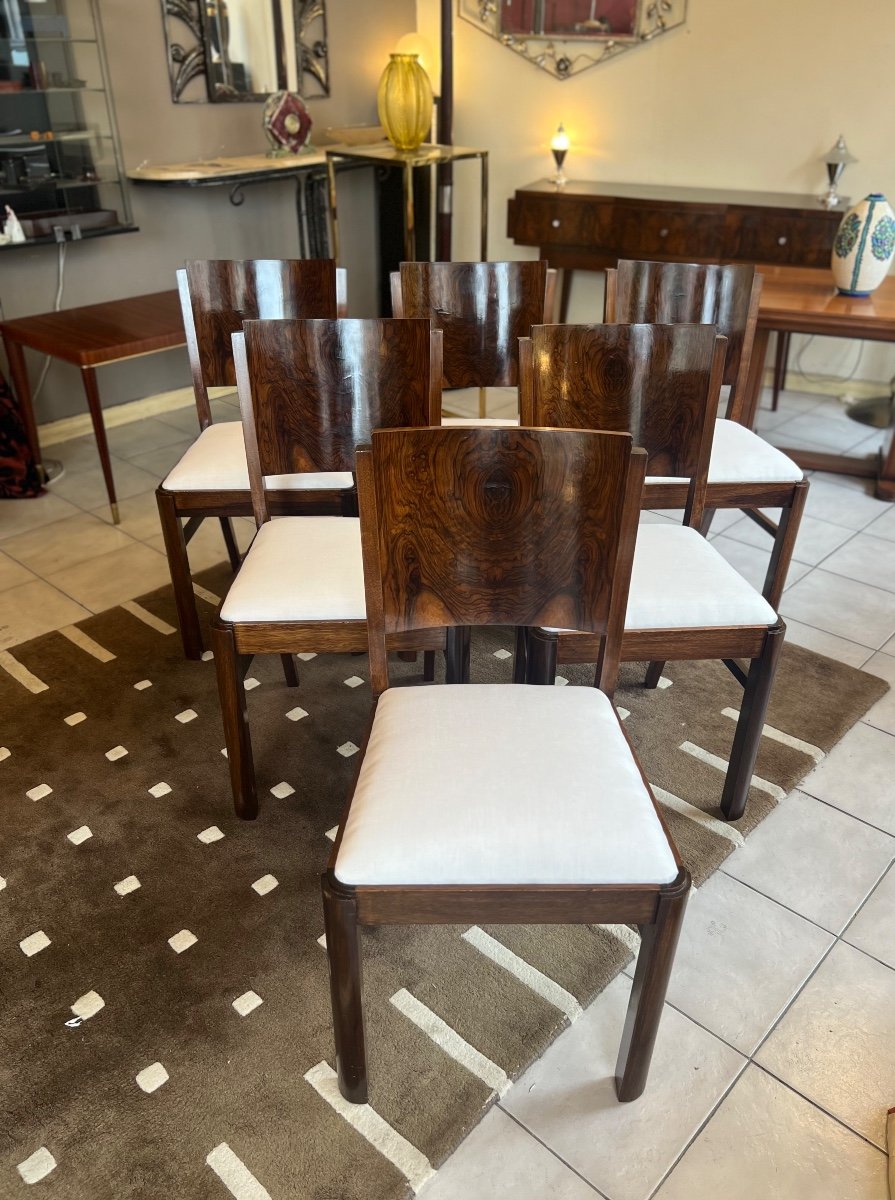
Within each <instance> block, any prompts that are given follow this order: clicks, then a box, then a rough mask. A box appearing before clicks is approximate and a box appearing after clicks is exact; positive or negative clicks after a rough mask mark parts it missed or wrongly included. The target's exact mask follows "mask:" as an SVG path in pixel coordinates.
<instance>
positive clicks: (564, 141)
mask: <svg viewBox="0 0 895 1200" xmlns="http://www.w3.org/2000/svg"><path fill="white" fill-rule="evenodd" d="M550 149H551V151H552V153H553V161H554V162H555V163H556V174H555V175H554V176H553V182H554V183H555V184H556V186H557V187H562V186H563V184H564V183H565V182H566V175H565V172H564V171H563V169H562V165H563V163H564V162H565V158H566V155H567V154H568V152H569V135H568V134H567V133H566V131H565V129H564V128H563V126H562V123H560V126H559V128H558V129H557V131H556V133H554V135H553V137H552V138H551V139H550Z"/></svg>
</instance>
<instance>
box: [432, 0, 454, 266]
mask: <svg viewBox="0 0 895 1200" xmlns="http://www.w3.org/2000/svg"><path fill="white" fill-rule="evenodd" d="M438 141H439V144H440V145H442V146H452V145H453V144H454V25H453V0H441V97H440V99H439V103H438ZM435 194H436V213H435V257H436V259H437V260H438V261H439V262H450V259H451V223H452V216H453V211H454V167H453V163H440V164H439V166H438V170H437V172H436V192H435Z"/></svg>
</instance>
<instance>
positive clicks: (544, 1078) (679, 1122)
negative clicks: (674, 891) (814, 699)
mask: <svg viewBox="0 0 895 1200" xmlns="http://www.w3.org/2000/svg"><path fill="white" fill-rule="evenodd" d="M511 403H512V402H511V401H510V399H509V398H508V397H497V398H496V403H494V402H492V405H491V408H490V411H491V412H492V413H493V414H494V415H502V411H503V410H504V409H506V410H507V411H508V410H509V408H510V406H511ZM215 407H216V409H217V415H218V416H219V417H221V418H227V419H231V420H232V419H236V416H237V413H236V410H235V408H234V407H233V406H232V405H231V404H229V403H228V402H227V401H226V400H224V401H216V402H215ZM454 407H456V408H459V407H460V405H458V404H455V405H454ZM760 426H761V428H763V429H764V430H765V431H766V432H767V434H768V436H769V437H770V438H772V439H773V440H775V441H778V442H780V443H781V444H788V445H794V444H801V445H804V446H807V447H810V446H814V447H816V448H823V449H831V448H833V449H836V450H843V451H848V452H852V451H854V452H864V451H866V450H868V449H870V448H872V447H873V446H874V445H875V444H876V442H877V441H878V438H877V435H876V434H874V433H873V432H872V431H868V430H866V429H865V428H864V427H862V426H860V425H856V424H854V423H853V422H849V421H847V419H846V418H845V416H844V414H843V412H842V410H841V407H840V406H839V405H838V403H837V402H836V401H831V400H828V399H822V398H819V397H817V396H813V395H808V394H798V393H785V394H784V396H783V397H782V401H781V407H780V411H779V412H778V413H774V414H772V413H769V412H763V413H762V417H761V421H760ZM193 428H194V417H193V415H192V414H191V413H190V412H189V411H188V410H178V411H176V412H171V413H166V414H163V415H160V416H157V417H153V418H150V419H147V420H144V421H140V422H134V423H133V424H131V425H126V426H122V427H119V428H117V429H115V430H112V431H111V432H110V442H111V448H112V454H113V460H114V469H115V475H116V479H117V480H118V481H119V484H120V485H121V486H120V491H119V495H120V496H121V497H122V499H121V516H122V522H121V525H120V526H117V527H115V526H113V525H112V524H111V519H110V516H109V511H108V507H107V506H106V504H105V502H104V501H105V492H104V490H103V487H102V478H101V475H100V471H99V465H98V461H97V457H96V450H95V447H94V444H93V440H92V438H89V437H88V438H80V439H78V440H77V441H73V442H69V443H66V444H63V445H58V446H55V447H53V448H52V449H51V450H50V451H49V453H50V454H51V455H52V456H53V457H55V458H60V459H62V460H63V462H64V463H65V467H66V474H65V478H64V479H62V480H61V481H60V482H59V483H58V484H56V485H55V486H54V487H53V490H52V491H51V492H50V493H49V494H47V495H46V496H44V497H41V498H40V499H37V500H28V501H4V502H2V503H0V649H4V648H8V647H10V646H14V645H15V644H16V643H17V642H20V641H23V640H25V639H27V638H30V637H34V636H37V635H38V634H41V633H44V632H47V631H49V630H51V629H54V628H59V627H61V626H64V625H68V624H71V623H72V622H74V621H77V620H79V619H81V618H83V617H84V616H86V615H87V614H88V613H90V612H97V611H100V610H101V609H102V608H104V607H107V606H108V605H111V604H117V603H119V602H120V601H122V600H124V599H128V598H131V597H133V596H136V595H139V594H140V593H141V592H144V591H147V590H148V589H150V588H153V587H156V586H158V585H159V584H162V583H164V582H165V581H166V579H167V566H166V562H165V558H164V554H163V552H162V544H161V537H160V534H159V528H158V518H157V514H156V509H155V500H154V496H153V494H152V493H153V489H154V487H155V484H156V482H157V481H158V479H159V478H160V476H161V475H162V474H163V473H164V472H165V471H166V469H167V467H168V466H169V465H170V464H172V463H173V462H174V461H175V460H176V459H177V458H178V457H179V455H180V453H181V452H182V450H183V448H184V446H185V445H186V444H188V440H189V437H190V435H191V432H192V430H193ZM868 493H869V488H868V487H867V485H866V484H865V483H863V482H862V481H860V480H855V479H848V478H846V477H844V476H833V475H820V474H818V475H815V476H814V478H813V479H812V484H811V491H810V494H809V500H808V507H807V515H806V518H805V520H804V522H803V526H802V531H801V535H800V539H799V544H798V546H797V547H796V554H795V562H794V563H793V568H792V571H791V572H790V576H789V586H788V587H787V590H786V593H785V595H784V599H783V603H782V606H781V612H782V614H783V616H784V617H785V619H786V621H787V625H788V636H789V638H790V639H791V640H792V641H795V642H798V643H799V644H801V645H805V646H808V647H810V648H812V649H815V650H818V651H820V652H821V653H824V654H829V655H831V656H833V657H834V658H838V659H841V660H842V661H844V662H847V663H850V664H851V665H853V666H857V667H864V668H865V669H866V670H868V671H871V672H873V673H875V674H878V675H880V676H882V677H883V678H885V679H887V680H889V682H890V683H892V684H893V687H895V507H893V506H890V505H888V504H884V503H881V502H880V501H877V500H876V499H874V498H873V496H872V495H870V494H868ZM650 519H652V520H662V519H667V518H666V517H663V515H662V514H657V515H654V516H651V517H650ZM251 533H252V525H251V522H250V521H249V520H247V519H244V520H242V521H241V522H240V523H239V538H240V541H241V542H243V543H244V544H247V542H248V540H249V539H250V537H251ZM712 537H713V539H714V541H715V544H716V545H717V546H718V548H719V550H720V551H721V552H722V553H723V554H724V555H725V557H727V558H728V559H729V560H730V561H731V562H732V563H733V564H734V565H735V566H736V567H737V569H738V570H740V571H741V572H742V573H743V574H744V575H745V576H746V577H747V578H749V579H750V580H752V581H754V582H759V581H760V580H761V579H762V577H763V574H764V567H765V564H766V562H767V558H768V546H767V543H766V542H765V541H764V540H763V535H761V533H760V532H759V531H758V530H757V528H756V527H755V526H754V525H753V524H752V523H751V522H750V521H749V520H748V519H747V518H745V517H741V516H739V515H738V514H736V513H722V514H719V517H718V519H717V520H716V523H715V526H714V528H713V534H712ZM191 552H192V556H193V561H194V562H195V563H196V564H197V565H199V566H204V565H206V564H210V563H212V562H216V561H219V560H220V559H222V558H223V556H224V555H223V545H222V542H221V540H220V534H219V532H218V530H217V528H216V527H215V526H214V524H213V523H212V522H206V524H205V525H204V526H203V528H202V530H201V531H200V533H199V535H198V536H197V539H196V540H195V541H194V542H193V544H192V547H191ZM893 779H895V693H890V695H889V696H887V697H885V698H883V699H882V700H881V701H880V702H879V703H878V704H877V705H876V706H875V708H873V709H872V710H871V711H870V712H869V713H868V714H867V716H866V717H865V718H864V720H863V721H861V722H860V723H859V724H858V725H857V726H856V727H855V728H854V729H853V730H852V731H851V732H850V733H849V734H848V735H847V736H846V737H845V738H844V739H843V740H842V742H840V744H839V745H838V746H837V747H836V748H835V750H834V751H833V752H832V753H831V754H830V755H829V756H828V757H827V758H826V759H825V760H824V762H822V763H821V764H820V765H819V766H818V767H817V768H816V769H815V770H814V771H813V772H812V773H811V774H810V775H809V776H808V777H807V778H806V779H805V780H804V781H803V782H802V784H801V786H800V788H799V789H798V790H797V791H795V792H794V793H793V794H792V795H791V796H789V797H788V798H787V799H786V800H785V801H784V802H783V803H782V804H781V805H779V807H778V808H777V810H776V811H775V812H774V814H772V816H771V817H769V818H768V820H767V821H766V822H765V823H764V824H763V825H762V826H761V827H760V828H759V829H758V830H757V831H756V832H755V833H754V834H753V836H752V837H751V838H750V839H749V841H748V843H747V844H746V846H745V847H743V848H741V849H739V850H737V851H736V852H735V853H734V854H733V856H732V857H731V858H729V859H728V860H727V862H726V863H725V864H724V867H723V868H722V870H721V871H719V872H718V873H717V874H716V875H715V876H714V877H713V878H712V879H710V880H709V882H708V883H707V884H706V885H705V886H704V887H703V888H701V889H700V891H699V893H698V894H697V895H696V896H695V897H694V898H693V900H692V901H691V906H690V910H689V912H688V917H687V923H686V926H685V931H684V935H683V939H682V942H681V946H680V950H679V953H678V961H677V969H676V972H675V976H674V979H673V981H672V985H671V988H670V991H669V996H668V1002H667V1005H666V1013H665V1017H664V1020H663V1025H662V1029H661V1031H660V1035H659V1041H658V1045H657V1048H656V1056H655V1059H654V1066H653V1072H652V1076H651V1079H650V1084H649V1087H648V1089H647V1092H646V1094H645V1096H644V1097H643V1098H642V1099H641V1100H639V1101H636V1102H635V1103H633V1104H629V1105H625V1106H619V1105H617V1104H616V1102H615V1099H614V1095H613V1092H612V1086H611V1074H612V1070H613V1065H614V1059H615V1053H616V1049H617V1045H618V1037H619V1032H620V1026H621V1021H622V1015H623V1012H624V1004H625V998H626V994H627V990H628V988H629V987H630V978H629V976H627V975H623V976H620V977H619V978H618V979H617V980H615V982H614V983H613V984H612V985H611V986H610V987H609V988H607V990H606V991H605V992H604V993H603V995H602V996H601V997H599V999H598V1000H597V1001H596V1003H595V1004H594V1005H592V1007H591V1008H590V1009H589V1010H588V1011H587V1012H586V1013H585V1014H584V1015H583V1016H582V1017H581V1018H580V1019H579V1020H578V1021H577V1022H576V1023H575V1024H574V1025H573V1026H572V1027H571V1028H569V1029H568V1030H567V1031H566V1032H565V1033H564V1034H563V1035H562V1036H561V1037H560V1038H559V1039H558V1040H557V1041H556V1042H555V1043H554V1044H553V1045H552V1046H551V1047H550V1048H549V1050H548V1051H547V1052H546V1054H544V1055H543V1057H542V1058H541V1059H539V1060H538V1062H536V1063H535V1064H534V1065H533V1066H532V1067H531V1068H530V1070H529V1071H528V1072H527V1073H526V1074H525V1075H524V1076H523V1078H522V1079H521V1080H519V1082H517V1084H516V1085H515V1086H514V1087H513V1088H512V1089H511V1090H510V1091H509V1092H508V1093H507V1094H506V1095H505V1096H504V1098H503V1099H502V1100H501V1101H500V1103H499V1104H498V1105H496V1106H495V1107H494V1108H493V1109H492V1110H491V1111H490V1112H489V1113H488V1114H487V1116H486V1117H485V1119H484V1120H483V1121H482V1122H481V1124H480V1125H479V1126H478V1127H477V1128H476V1129H475V1130H473V1132H472V1133H471V1134H470V1136H469V1137H468V1138H467V1139H466V1141H465V1142H464V1143H463V1144H462V1146H461V1147H460V1148H459V1149H458V1150H457V1152H456V1153H455V1154H454V1155H453V1156H452V1157H451V1159H450V1160H449V1161H448V1162H447V1163H446V1164H445V1165H444V1167H442V1169H441V1170H440V1171H439V1173H438V1175H437V1177H436V1178H435V1179H434V1180H433V1181H432V1182H431V1183H430V1184H429V1185H428V1186H427V1187H426V1188H425V1189H424V1191H423V1193H422V1195H423V1197H424V1200H510V1198H512V1200H544V1198H546V1197H551V1198H554V1200H585V1198H586V1197H603V1198H604V1200H649V1198H651V1197H656V1200H717V1197H719V1196H724V1197H725V1198H726V1200H747V1198H748V1200H885V1198H886V1196H887V1191H886V1184H885V1166H886V1158H885V1153H884V1151H885V1138H884V1132H883V1117H884V1111H885V1109H886V1108H887V1107H889V1106H890V1105H893V1104H895V1039H893V1036H892V1031H893V1029H895V1018H893V1013H895V932H893V931H895V921H893V919H892V911H893V905H895V866H893V862H895V797H893V786H892V781H893Z"/></svg>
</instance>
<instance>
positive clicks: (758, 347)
mask: <svg viewBox="0 0 895 1200" xmlns="http://www.w3.org/2000/svg"><path fill="white" fill-rule="evenodd" d="M770 336H771V331H770V329H762V328H761V327H760V326H759V328H758V329H756V331H755V341H754V342H753V343H752V359H751V361H750V363H749V376H748V378H747V380H746V388H745V392H746V394H745V396H744V397H743V403H742V406H741V407H740V416H739V420H740V421H741V422H742V424H743V425H745V426H746V428H747V429H752V428H753V427H754V425H755V414H756V413H757V411H758V401H759V399H760V398H761V381H762V378H763V377H764V360H765V358H766V356H767V353H768V341H769V339H770Z"/></svg>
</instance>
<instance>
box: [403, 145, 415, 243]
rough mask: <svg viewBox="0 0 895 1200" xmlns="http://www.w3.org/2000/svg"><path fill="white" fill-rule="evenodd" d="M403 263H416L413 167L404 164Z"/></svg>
mask: <svg viewBox="0 0 895 1200" xmlns="http://www.w3.org/2000/svg"><path fill="white" fill-rule="evenodd" d="M404 261H405V262H416V227H415V215H414V211H413V167H412V166H411V165H410V163H405V164H404Z"/></svg>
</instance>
